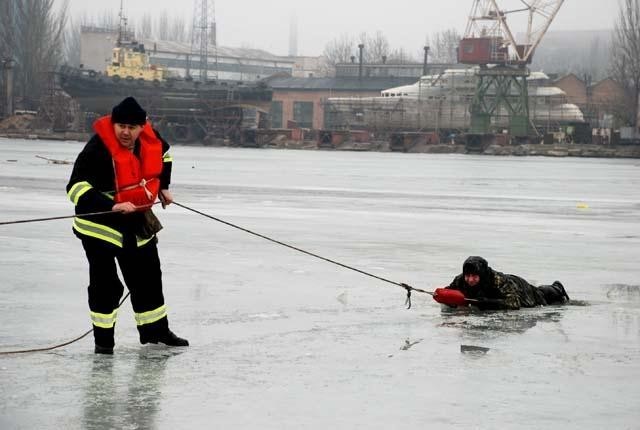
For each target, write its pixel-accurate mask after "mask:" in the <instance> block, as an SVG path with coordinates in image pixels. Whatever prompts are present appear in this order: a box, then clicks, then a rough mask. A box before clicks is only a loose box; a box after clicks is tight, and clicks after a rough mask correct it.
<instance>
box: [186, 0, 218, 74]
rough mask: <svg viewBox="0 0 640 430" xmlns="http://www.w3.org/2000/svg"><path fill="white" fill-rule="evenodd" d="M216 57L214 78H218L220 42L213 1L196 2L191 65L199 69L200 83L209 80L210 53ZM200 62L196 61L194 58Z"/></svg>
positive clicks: (199, 0) (197, 0)
mask: <svg viewBox="0 0 640 430" xmlns="http://www.w3.org/2000/svg"><path fill="white" fill-rule="evenodd" d="M211 51H212V53H213V57H214V67H213V76H214V78H215V79H217V78H218V41H217V29H216V19H215V5H214V2H213V0H194V2H193V25H192V28H191V60H190V62H191V64H192V65H193V66H195V67H196V68H198V69H199V75H198V77H199V80H200V82H206V81H207V79H208V78H209V75H210V74H209V53H210V52H211ZM196 57H197V58H198V61H197V62H196V61H194V58H196ZM189 69H191V67H189Z"/></svg>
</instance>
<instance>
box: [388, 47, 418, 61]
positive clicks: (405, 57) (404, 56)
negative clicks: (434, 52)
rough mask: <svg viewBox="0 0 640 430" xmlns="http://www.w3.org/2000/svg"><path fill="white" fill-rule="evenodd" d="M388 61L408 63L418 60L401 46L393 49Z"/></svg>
mask: <svg viewBox="0 0 640 430" xmlns="http://www.w3.org/2000/svg"><path fill="white" fill-rule="evenodd" d="M387 62H389V63H393V64H407V63H416V62H417V60H416V59H415V57H413V56H412V55H411V54H409V53H408V52H407V51H406V50H405V49H403V48H399V49H394V50H393V51H391V53H390V54H389V58H388V60H387Z"/></svg>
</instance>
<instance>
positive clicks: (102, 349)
mask: <svg viewBox="0 0 640 430" xmlns="http://www.w3.org/2000/svg"><path fill="white" fill-rule="evenodd" d="M93 352H95V353H96V354H108V355H113V346H100V345H98V344H96V347H95V349H94V350H93Z"/></svg>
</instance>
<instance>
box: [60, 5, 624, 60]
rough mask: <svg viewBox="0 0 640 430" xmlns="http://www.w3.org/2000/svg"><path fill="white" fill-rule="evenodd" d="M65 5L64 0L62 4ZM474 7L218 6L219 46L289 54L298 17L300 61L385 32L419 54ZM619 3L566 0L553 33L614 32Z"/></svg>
mask: <svg viewBox="0 0 640 430" xmlns="http://www.w3.org/2000/svg"><path fill="white" fill-rule="evenodd" d="M58 1H60V0H58ZM472 3H473V2H472V1H471V0H453V1H437V0H424V1H420V2H417V1H415V0H411V1H410V0H398V1H394V2H371V1H365V0H351V1H349V2H345V1H339V0H324V1H316V2H310V1H296V0H279V1H276V2H265V1H257V0H218V1H215V18H216V22H217V28H218V43H219V44H220V45H223V46H231V47H249V48H258V49H264V50H267V51H269V52H271V53H273V54H277V55H286V54H287V53H288V49H289V27H290V25H289V23H290V21H291V17H292V16H293V15H295V16H296V17H297V31H298V54H299V55H311V56H313V55H321V54H322V51H323V50H324V47H325V46H326V44H327V42H329V41H331V40H333V39H335V38H337V37H339V36H341V35H343V34H347V35H349V36H351V37H356V36H357V35H359V34H360V33H362V32H366V33H369V34H373V33H375V32H376V31H381V32H382V33H383V34H384V35H385V36H386V37H387V38H388V40H389V43H390V45H391V47H392V48H395V49H400V48H401V49H403V50H405V51H406V52H407V53H409V54H413V55H415V54H417V53H419V52H420V51H421V49H422V46H423V45H424V43H425V39H426V36H427V35H429V34H433V33H434V32H438V31H442V30H445V29H449V28H455V29H456V30H458V31H459V32H460V33H462V32H464V30H465V26H466V22H467V17H468V15H469V12H470V10H471V5H472ZM499 4H500V5H501V7H503V8H504V9H505V10H515V9H520V8H522V7H523V4H522V2H521V1H520V0H502V1H500V2H499ZM616 5H617V1H615V0H566V1H565V3H564V5H563V6H562V8H561V9H560V12H559V14H558V16H557V18H556V20H555V21H554V23H553V24H552V27H551V31H560V30H593V29H600V30H601V29H609V28H612V27H613V23H614V21H615V18H616V16H617V10H618V8H617V7H616ZM69 6H70V12H71V16H72V17H76V18H78V17H80V16H82V15H86V16H88V17H89V18H91V17H96V16H99V15H102V14H104V13H105V12H108V13H113V14H114V15H115V14H117V11H118V10H119V7H120V0H70V1H69ZM124 8H125V14H126V15H127V16H128V17H129V18H130V20H131V22H133V23H135V21H136V19H139V18H140V17H141V16H142V15H143V14H145V13H151V14H152V15H158V14H160V13H161V12H162V11H163V10H166V11H168V12H169V16H177V17H182V18H184V19H185V20H186V22H190V19H191V13H192V10H193V0H187V1H182V2H176V1H170V0H135V1H133V0H125V1H124ZM510 23H511V26H512V27H513V28H512V29H513V31H514V33H520V32H523V31H525V30H526V27H525V23H524V22H522V20H521V19H516V18H514V19H512V20H511V22H510Z"/></svg>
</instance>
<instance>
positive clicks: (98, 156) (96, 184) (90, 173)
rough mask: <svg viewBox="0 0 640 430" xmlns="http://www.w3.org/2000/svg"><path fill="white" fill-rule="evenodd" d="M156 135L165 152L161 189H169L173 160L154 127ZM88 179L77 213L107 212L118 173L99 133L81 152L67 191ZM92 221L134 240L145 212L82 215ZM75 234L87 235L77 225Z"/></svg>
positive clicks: (167, 147) (138, 147) (164, 142)
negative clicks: (88, 187) (116, 173)
mask: <svg viewBox="0 0 640 430" xmlns="http://www.w3.org/2000/svg"><path fill="white" fill-rule="evenodd" d="M154 132H155V133H156V136H157V137H158V138H159V139H160V141H161V142H162V153H163V154H164V157H163V163H162V173H161V175H160V189H161V190H164V189H169V184H170V183H171V167H172V161H171V158H170V157H169V156H168V151H169V144H168V143H167V142H166V141H165V140H164V139H163V138H162V137H161V136H160V134H159V133H158V132H157V131H156V130H154ZM139 150H140V143H139V141H136V144H135V148H134V154H136V155H138V154H139ZM81 182H87V183H88V184H90V186H91V188H90V189H89V190H87V191H86V192H84V193H83V194H82V195H81V196H80V198H79V199H77V203H76V205H75V212H76V214H83V213H94V212H106V211H110V210H111V209H112V208H113V205H114V201H113V195H114V193H115V172H114V168H113V159H112V157H111V154H110V153H109V150H108V149H107V147H106V146H105V145H104V143H103V142H102V140H101V139H100V137H99V136H98V135H97V134H96V135H94V136H93V137H92V138H91V139H90V140H89V142H87V144H86V145H85V147H84V148H83V150H82V151H81V152H80V154H79V155H78V157H77V159H76V161H75V163H74V166H73V171H72V172H71V177H70V179H69V183H68V184H67V193H69V191H70V190H71V189H72V188H73V187H74V186H75V185H77V184H79V183H81ZM79 218H81V219H86V220H88V221H91V222H92V223H97V224H100V225H103V226H107V227H109V228H112V229H114V230H116V231H118V232H120V233H122V234H123V235H124V237H125V242H128V241H131V240H135V234H136V232H137V231H140V228H141V226H142V225H143V224H144V214H143V213H141V212H136V213H133V214H127V215H124V214H105V215H98V216H91V217H86V218H83V217H79ZM74 233H75V234H76V236H78V237H79V238H81V239H84V238H86V236H85V235H83V234H82V233H79V231H78V229H76V228H75V227H74Z"/></svg>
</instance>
